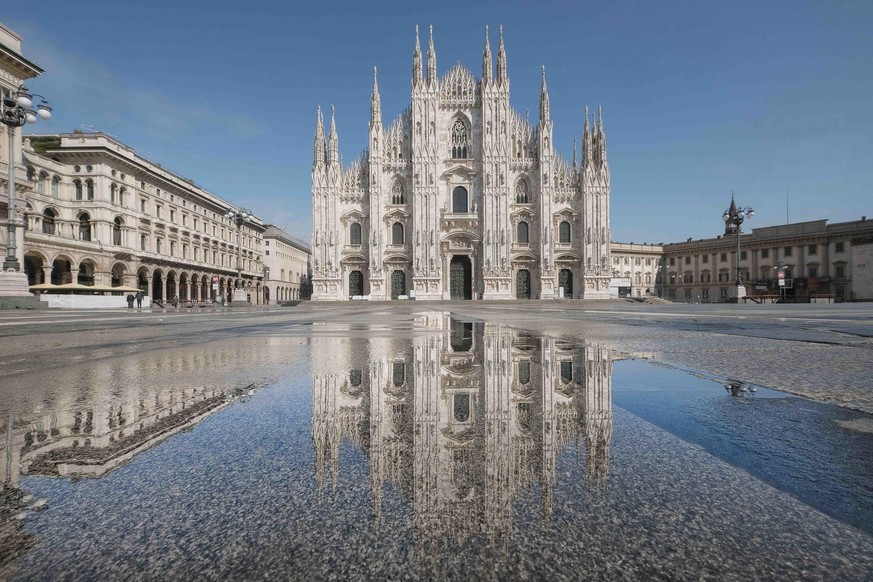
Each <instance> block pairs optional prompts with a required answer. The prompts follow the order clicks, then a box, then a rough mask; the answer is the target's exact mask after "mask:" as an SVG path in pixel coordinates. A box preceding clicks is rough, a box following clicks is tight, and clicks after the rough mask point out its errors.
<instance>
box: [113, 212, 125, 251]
mask: <svg viewBox="0 0 873 582" xmlns="http://www.w3.org/2000/svg"><path fill="white" fill-rule="evenodd" d="M122 224H123V221H122V220H121V217H120V216H116V217H115V221H114V222H113V223H112V244H114V245H115V246H121V225H122Z"/></svg>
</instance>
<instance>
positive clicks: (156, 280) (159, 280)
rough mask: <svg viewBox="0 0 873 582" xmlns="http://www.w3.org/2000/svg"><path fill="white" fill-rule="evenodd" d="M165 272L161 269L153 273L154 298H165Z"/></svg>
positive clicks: (159, 299) (157, 299)
mask: <svg viewBox="0 0 873 582" xmlns="http://www.w3.org/2000/svg"><path fill="white" fill-rule="evenodd" d="M163 281H164V274H163V273H162V272H161V271H155V272H154V274H153V275H152V300H153V301H163V300H164V286H163Z"/></svg>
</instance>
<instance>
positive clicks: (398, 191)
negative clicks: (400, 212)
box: [391, 178, 406, 204]
mask: <svg viewBox="0 0 873 582" xmlns="http://www.w3.org/2000/svg"><path fill="white" fill-rule="evenodd" d="M391 204H406V192H404V189H403V182H402V181H401V180H400V179H399V178H395V179H394V183H393V184H391Z"/></svg>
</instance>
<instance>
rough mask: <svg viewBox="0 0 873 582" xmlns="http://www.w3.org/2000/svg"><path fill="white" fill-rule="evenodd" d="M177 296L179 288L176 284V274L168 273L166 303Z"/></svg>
mask: <svg viewBox="0 0 873 582" xmlns="http://www.w3.org/2000/svg"><path fill="white" fill-rule="evenodd" d="M178 294H179V287H178V285H177V284H176V273H175V272H174V271H170V272H169V273H167V301H171V300H172V299H173V297H175V296H177V295H178Z"/></svg>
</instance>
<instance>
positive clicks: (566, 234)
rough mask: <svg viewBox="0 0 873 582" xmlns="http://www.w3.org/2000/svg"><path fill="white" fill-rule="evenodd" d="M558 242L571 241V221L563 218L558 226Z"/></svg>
mask: <svg viewBox="0 0 873 582" xmlns="http://www.w3.org/2000/svg"><path fill="white" fill-rule="evenodd" d="M558 242H561V243H568V244H569V242H570V223H569V222H567V221H566V220H562V221H561V224H560V225H559V226H558Z"/></svg>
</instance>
